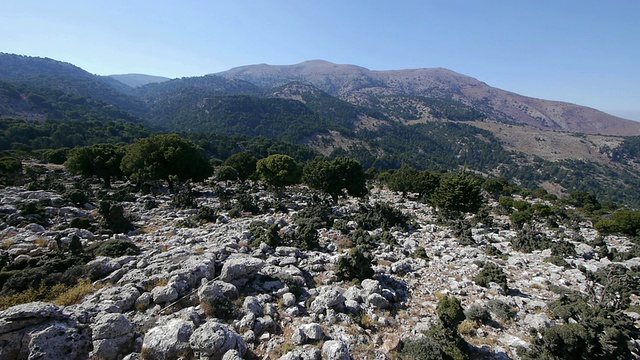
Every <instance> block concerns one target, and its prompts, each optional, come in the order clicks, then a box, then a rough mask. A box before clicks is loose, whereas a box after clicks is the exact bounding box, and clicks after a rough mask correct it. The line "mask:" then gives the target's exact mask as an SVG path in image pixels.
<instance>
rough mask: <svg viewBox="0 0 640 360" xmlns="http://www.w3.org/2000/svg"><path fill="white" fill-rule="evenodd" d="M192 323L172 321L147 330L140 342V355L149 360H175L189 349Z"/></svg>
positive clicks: (178, 320) (181, 320) (179, 320)
mask: <svg viewBox="0 0 640 360" xmlns="http://www.w3.org/2000/svg"><path fill="white" fill-rule="evenodd" d="M192 334H193V323H192V322H190V321H186V320H183V319H172V320H169V321H168V322H167V323H166V324H164V325H160V326H157V327H154V328H152V329H151V330H149V331H148V332H147V333H146V334H145V336H144V341H143V342H142V354H144V355H147V356H148V358H150V359H157V360H170V359H177V358H178V357H180V356H181V355H183V354H184V353H185V352H187V351H188V350H189V348H190V345H189V339H190V337H191V335H192Z"/></svg>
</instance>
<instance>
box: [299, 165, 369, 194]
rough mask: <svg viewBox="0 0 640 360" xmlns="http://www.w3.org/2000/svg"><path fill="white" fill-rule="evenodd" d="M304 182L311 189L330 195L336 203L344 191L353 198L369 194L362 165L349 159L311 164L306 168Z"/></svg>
mask: <svg viewBox="0 0 640 360" xmlns="http://www.w3.org/2000/svg"><path fill="white" fill-rule="evenodd" d="M303 181H304V183H306V184H307V185H309V186H310V187H312V188H314V189H317V190H321V191H324V192H326V193H327V194H329V195H330V196H331V198H332V199H333V201H334V202H336V201H337V200H338V197H339V196H340V195H344V190H346V191H347V193H348V194H349V195H351V196H357V197H361V196H364V195H366V194H367V186H366V178H365V173H364V169H363V167H362V165H361V164H360V162H358V161H357V160H354V159H350V158H347V157H338V158H336V159H334V160H333V161H328V160H325V159H316V160H314V161H312V162H310V163H309V164H307V166H305V168H304V176H303Z"/></svg>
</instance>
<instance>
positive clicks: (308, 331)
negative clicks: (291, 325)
mask: <svg viewBox="0 0 640 360" xmlns="http://www.w3.org/2000/svg"><path fill="white" fill-rule="evenodd" d="M300 329H301V330H302V332H303V333H304V335H305V336H306V337H307V339H309V340H314V341H315V340H322V339H324V331H322V326H320V324H318V323H311V324H306V325H302V326H301V327H300Z"/></svg>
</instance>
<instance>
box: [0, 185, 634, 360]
mask: <svg viewBox="0 0 640 360" xmlns="http://www.w3.org/2000/svg"><path fill="white" fill-rule="evenodd" d="M198 190H200V192H199V193H198V194H199V197H198V198H197V199H196V201H197V203H198V205H199V206H200V207H203V206H208V207H211V208H216V207H219V206H220V200H219V199H218V197H217V196H216V195H215V194H214V193H213V192H212V191H210V190H211V189H210V188H208V187H206V186H204V187H202V188H198ZM305 192H306V190H305V189H294V190H292V194H293V197H292V198H291V199H292V200H291V204H294V205H293V206H291V208H290V209H289V211H288V212H282V211H276V210H272V211H271V212H267V213H264V214H260V215H250V214H245V213H241V214H240V216H238V217H231V216H229V214H228V213H224V212H221V213H220V214H219V215H218V216H217V218H216V220H214V221H211V222H198V223H197V224H196V225H193V221H190V219H191V217H193V216H194V215H195V214H196V213H197V209H187V210H176V209H175V208H174V207H173V206H172V205H171V196H170V195H168V194H166V193H163V194H160V195H156V196H152V195H145V196H141V195H137V198H136V199H135V200H134V201H128V202H127V201H125V202H122V205H123V206H124V209H125V214H128V215H130V216H132V217H133V218H134V225H135V230H133V231H130V232H128V233H127V234H108V233H104V232H102V231H99V230H97V229H96V230H95V231H91V230H87V229H78V228H70V227H67V225H68V224H69V222H70V221H72V219H74V218H80V217H87V218H90V219H93V220H94V221H96V222H98V221H99V218H100V215H99V214H98V212H97V209H96V206H97V204H93V205H92V204H85V205H82V206H75V205H73V204H72V203H70V202H69V201H67V200H65V199H64V198H63V197H61V194H58V193H55V192H48V191H42V190H36V191H28V190H26V189H25V188H24V187H7V188H4V189H2V190H1V191H0V213H1V214H2V216H3V217H2V218H3V219H4V222H3V223H2V225H0V229H1V231H0V245H1V246H0V247H1V248H2V250H1V251H2V255H3V258H5V259H7V261H8V263H9V264H11V263H13V262H16V261H26V262H27V263H28V261H30V260H31V259H37V258H39V257H42V256H44V255H45V254H46V253H48V252H53V251H57V250H58V249H59V247H60V244H62V245H63V246H65V245H67V246H68V244H70V243H71V242H72V239H73V237H74V235H75V236H77V237H78V238H79V239H80V241H81V243H82V246H83V248H84V249H87V248H90V247H91V246H92V244H96V243H100V242H104V241H106V240H109V239H119V240H125V241H130V242H132V243H134V244H136V245H137V246H139V247H140V248H141V249H142V252H141V254H140V255H125V256H120V257H116V258H111V257H103V256H98V257H96V258H95V259H93V260H91V262H90V263H89V265H92V266H94V267H97V268H99V269H100V274H102V275H101V279H99V280H97V281H95V282H94V283H93V289H94V290H93V292H92V293H90V294H88V295H86V296H85V297H84V298H83V299H82V300H81V301H80V302H79V303H76V304H72V305H66V306H59V305H55V304H53V303H47V302H30V303H26V304H22V305H18V306H13V307H10V308H8V309H6V310H4V311H2V312H0V358H24V359H26V358H29V359H53V358H67V359H82V358H94V359H122V358H125V359H136V358H143V359H175V358H181V357H184V358H196V359H210V358H211V359H225V360H230V359H241V358H254V359H289V360H293V359H331V360H337V359H349V358H353V359H391V358H393V357H394V356H395V355H394V354H395V350H396V349H397V348H398V346H400V344H401V341H402V339H407V338H411V337H418V336H421V334H422V332H423V331H425V330H427V329H429V328H430V327H431V326H432V324H433V323H434V322H435V321H436V319H437V316H436V305H437V303H438V299H440V298H441V297H442V296H444V295H446V294H448V295H453V296H455V297H457V298H458V299H460V300H461V302H462V306H463V308H465V309H468V308H469V307H470V306H472V305H474V304H480V305H486V304H487V303H489V302H490V301H495V300H499V301H501V302H503V303H504V304H507V305H509V306H510V307H511V308H513V309H514V311H515V316H514V317H513V318H511V319H501V318H500V317H499V316H497V315H496V314H493V315H494V316H492V318H493V320H492V321H489V322H486V323H484V324H480V323H474V324H473V325H471V326H468V327H467V328H466V330H461V334H462V335H463V336H464V338H465V339H466V340H467V342H468V343H469V344H470V345H471V346H473V348H474V353H475V356H476V357H484V358H497V359H509V358H517V355H516V351H515V350H516V348H517V347H518V346H525V347H527V346H529V344H530V342H531V335H530V329H531V328H541V327H548V326H550V325H552V324H554V323H558V322H560V321H561V320H557V319H554V318H553V317H552V316H551V315H550V312H549V311H547V302H549V301H551V300H553V299H555V298H557V297H558V295H557V294H556V293H554V292H553V291H551V290H550V289H549V287H550V285H560V286H564V287H567V288H570V289H575V290H579V291H583V292H584V291H586V290H587V286H588V281H587V279H585V276H584V275H583V273H582V272H581V271H580V270H578V269H577V267H578V266H579V265H583V266H585V267H586V268H587V269H590V270H597V269H598V268H601V267H605V266H608V265H609V264H610V261H609V260H607V259H606V258H603V259H601V258H600V257H599V256H598V250H599V249H598V248H595V247H593V246H591V245H588V243H589V242H590V241H592V240H593V239H595V237H596V236H597V232H596V231H595V230H593V229H592V227H591V224H590V223H588V222H584V223H581V224H580V227H579V230H575V229H569V228H565V227H564V226H562V225H561V226H560V228H559V229H554V230H548V229H544V231H545V232H546V233H547V234H548V236H549V237H551V238H557V237H559V236H561V235H564V236H565V238H567V239H578V238H580V239H583V240H584V241H581V242H574V245H575V246H576V251H577V255H576V256H574V257H571V258H566V259H565V260H566V261H567V262H568V263H569V265H571V266H569V267H560V266H556V265H553V264H551V263H549V262H545V259H546V258H547V257H548V256H549V255H550V251H549V250H545V251H534V252H533V253H520V252H516V251H513V250H512V248H511V243H510V241H509V240H510V239H511V238H512V237H514V236H516V232H515V231H513V230H504V229H506V228H508V226H507V225H508V217H506V216H500V215H496V214H494V225H493V226H492V227H491V228H489V227H485V226H483V225H482V224H478V225H477V226H476V227H475V228H474V229H473V230H472V231H473V239H474V240H475V244H472V245H461V244H460V243H459V241H458V239H457V238H456V237H455V236H454V235H453V231H452V230H451V229H450V228H449V227H447V226H444V225H441V224H438V222H437V217H436V215H435V212H434V210H433V209H432V208H431V207H429V206H427V205H425V204H421V203H418V202H415V201H409V200H406V199H403V198H402V196H400V195H398V194H394V193H391V192H389V191H387V190H384V189H381V188H379V187H376V188H374V189H373V191H372V192H371V194H370V196H369V197H368V198H367V199H366V200H357V199H349V200H341V201H340V202H339V204H337V205H335V206H334V208H333V211H334V212H335V213H336V214H338V215H340V216H344V215H345V214H349V213H350V212H353V211H355V210H356V209H357V208H358V203H359V202H361V201H368V202H370V203H376V202H386V203H389V204H392V205H393V207H394V208H396V209H400V210H401V211H402V212H403V213H405V214H409V215H410V216H411V224H412V225H411V226H409V227H407V228H404V229H402V228H394V229H392V231H391V234H392V235H393V237H394V239H395V242H396V243H397V244H396V245H390V244H379V246H378V247H377V249H375V250H374V252H373V254H374V256H375V260H376V265H375V266H374V267H373V268H374V270H375V275H374V276H373V278H372V279H367V280H364V281H362V282H354V281H344V280H340V279H339V277H338V276H336V274H335V270H336V264H337V262H338V259H339V258H340V256H342V255H343V254H344V253H345V252H346V251H347V250H348V249H347V247H348V244H347V243H348V236H347V235H345V234H344V232H341V231H338V230H335V229H333V228H324V229H322V230H321V231H320V245H321V248H320V249H318V250H314V251H302V250H300V249H298V248H295V247H289V246H277V247H270V246H268V245H266V244H265V243H262V244H260V245H259V246H252V243H253V242H254V239H253V238H252V236H251V234H250V232H249V228H250V224H251V223H252V222H253V221H256V220H261V221H264V222H266V223H267V224H278V225H279V228H280V229H281V231H286V229H288V228H295V226H296V225H295V222H294V220H293V217H294V215H295V213H296V212H297V211H299V210H300V209H302V208H304V206H305V202H304V201H306V197H305ZM255 195H256V196H257V197H259V198H260V199H269V200H270V201H274V199H273V198H272V194H271V193H269V192H267V191H259V192H257V193H256V194H255ZM150 200H153V201H155V205H156V206H155V207H150V206H146V204H148V203H149V201H150ZM25 202H39V203H40V204H45V206H44V210H45V216H46V218H47V223H46V224H44V225H42V224H41V222H40V221H31V220H30V219H29V218H28V217H25V216H24V215H22V214H21V212H20V211H19V208H20V205H21V204H23V203H25ZM494 205H495V204H494ZM36 220H39V219H36ZM39 222H40V224H39ZM348 225H353V224H348ZM381 232H382V230H380V229H378V230H374V231H372V232H371V233H373V234H379V233H381ZM605 243H606V245H607V246H608V247H609V248H610V249H613V248H620V249H624V248H625V247H628V246H629V244H630V243H629V240H628V239H626V238H623V237H616V236H608V237H606V238H605ZM489 244H491V245H493V246H494V247H496V248H497V249H499V250H501V251H502V253H503V254H506V255H503V256H490V255H487V254H486V252H485V248H486V247H487V246H488V245H489ZM418 247H423V248H424V249H425V251H426V254H427V256H428V259H423V258H417V257H414V256H412V254H414V252H415V249H416V248H418ZM485 261H493V262H495V263H496V264H498V265H499V266H500V267H502V268H503V269H504V271H505V272H506V274H507V276H508V287H509V289H510V290H509V291H508V293H505V290H504V289H503V288H501V287H500V286H497V285H496V284H494V283H492V284H490V285H489V287H481V286H479V285H477V284H476V283H475V282H474V277H475V276H476V275H477V274H478V272H479V264H481V263H483V262H485ZM626 263H627V265H638V264H640V259H638V258H634V259H631V260H628V261H627V262H626ZM629 314H630V316H635V317H636V320H637V318H638V315H637V314H635V313H629Z"/></svg>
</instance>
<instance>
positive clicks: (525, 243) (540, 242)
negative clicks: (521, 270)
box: [511, 227, 553, 253]
mask: <svg viewBox="0 0 640 360" xmlns="http://www.w3.org/2000/svg"><path fill="white" fill-rule="evenodd" d="M552 244H553V243H552V241H551V240H549V239H548V238H547V236H546V235H544V234H542V233H540V232H536V231H533V230H531V229H530V228H528V227H525V228H523V229H522V231H520V232H518V235H517V236H516V237H515V238H513V239H511V246H513V249H514V250H516V251H521V252H525V253H529V252H532V251H534V250H545V249H548V248H549V247H551V245H552Z"/></svg>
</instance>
